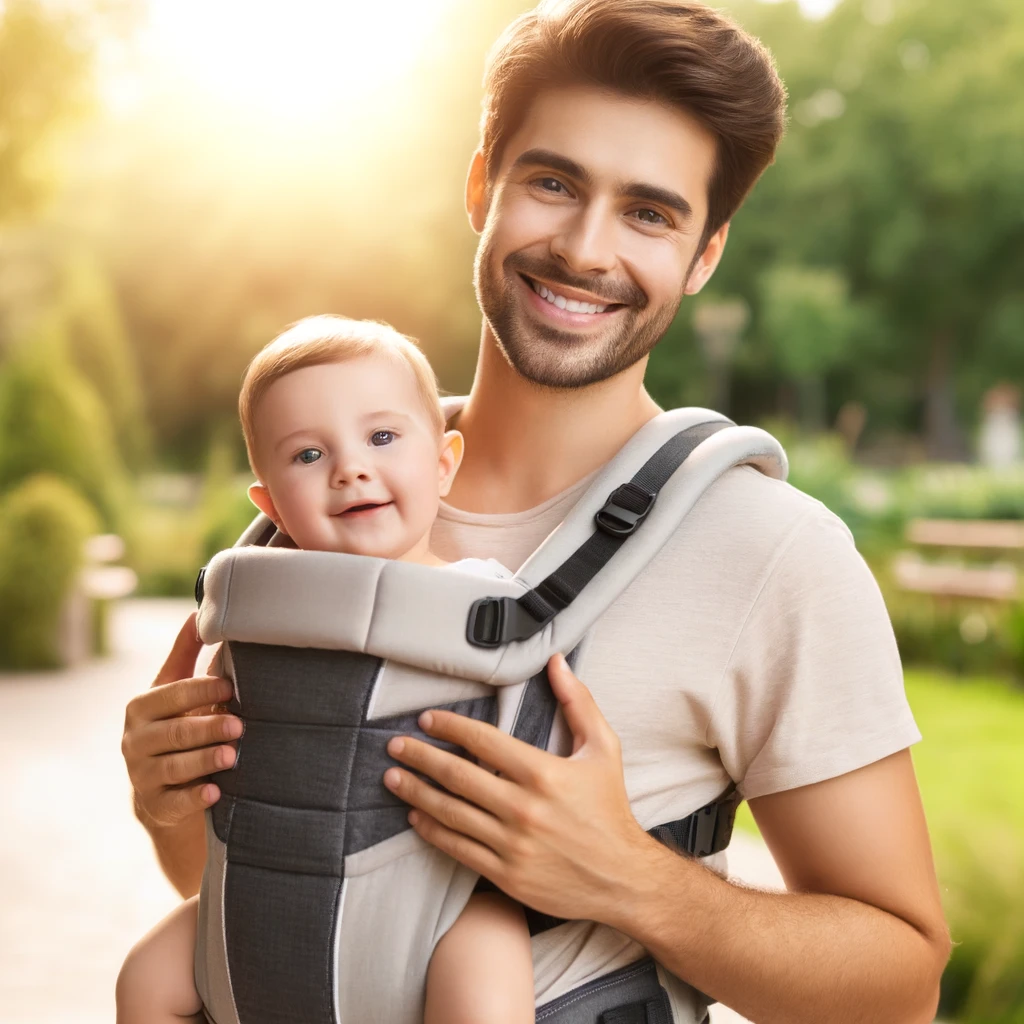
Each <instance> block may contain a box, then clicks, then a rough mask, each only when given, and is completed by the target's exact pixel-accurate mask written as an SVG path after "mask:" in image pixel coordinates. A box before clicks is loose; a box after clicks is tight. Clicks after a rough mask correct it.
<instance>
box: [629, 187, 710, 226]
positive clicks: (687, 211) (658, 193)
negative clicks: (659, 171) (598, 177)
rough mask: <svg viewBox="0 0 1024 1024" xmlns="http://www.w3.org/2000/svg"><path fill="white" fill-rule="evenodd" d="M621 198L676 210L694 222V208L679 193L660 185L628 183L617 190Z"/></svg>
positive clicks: (684, 217) (685, 218)
mask: <svg viewBox="0 0 1024 1024" xmlns="http://www.w3.org/2000/svg"><path fill="white" fill-rule="evenodd" d="M616 192H617V193H618V194H619V195H620V196H625V197H626V198H628V199H637V200H639V201H640V202H642V203H656V204H657V205H658V206H667V207H668V208H669V209H670V210H675V211H676V213H678V214H679V215H680V216H681V217H682V218H683V220H687V221H689V220H693V207H692V206H691V205H690V204H689V203H688V202H687V201H686V200H685V199H684V198H683V197H682V196H681V195H680V194H679V193H678V192H673V191H672V189H670V188H662V187H661V186H660V185H648V184H647V182H645V181H628V182H626V184H625V185H621V186H620V187H619V188H617V189H616Z"/></svg>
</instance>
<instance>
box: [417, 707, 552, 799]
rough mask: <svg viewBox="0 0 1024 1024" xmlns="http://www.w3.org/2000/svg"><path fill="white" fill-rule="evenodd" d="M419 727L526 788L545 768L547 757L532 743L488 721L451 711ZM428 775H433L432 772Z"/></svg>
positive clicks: (430, 715)
mask: <svg viewBox="0 0 1024 1024" xmlns="http://www.w3.org/2000/svg"><path fill="white" fill-rule="evenodd" d="M419 726H420V728H421V729H422V730H423V731H424V732H425V733H427V735H428V736H433V737H434V738H435V739H440V740H447V741H448V742H449V743H454V744H455V745H456V746H457V747H463V748H464V749H465V750H468V751H469V752H470V753H471V754H472V755H473V756H474V757H478V758H479V759H480V760H481V761H483V762H484V763H485V764H489V765H490V766H491V767H492V768H494V769H496V770H497V771H499V772H501V774H502V775H504V776H505V777H506V778H508V779H514V780H515V781H516V782H520V783H522V784H523V785H526V786H530V785H533V784H535V783H536V782H537V781H538V778H537V777H538V772H539V771H540V770H541V769H542V767H543V759H544V756H545V755H544V754H543V753H542V752H541V751H540V750H538V749H537V748H536V747H531V746H530V744H529V743H524V742H523V741H522V740H517V739H516V738H515V737H514V736H509V735H508V734H507V733H504V732H502V731H501V730H500V729H496V728H495V727H494V726H493V725H491V724H490V723H489V722H480V721H477V720H476V719H475V718H466V717H465V716H464V715H457V714H455V713H453V712H451V711H436V710H431V711H424V712H423V714H422V715H420V717H419ZM413 742H416V741H413ZM431 749H436V748H434V747H431ZM428 756H429V755H428ZM401 760H405V758H404V757H403V758H401ZM429 774H431V775H433V771H432V770H431V771H430V772H429Z"/></svg>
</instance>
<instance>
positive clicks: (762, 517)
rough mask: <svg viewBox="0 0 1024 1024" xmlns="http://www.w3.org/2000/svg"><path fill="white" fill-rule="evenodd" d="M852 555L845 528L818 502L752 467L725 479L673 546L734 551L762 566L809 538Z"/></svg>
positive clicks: (730, 473) (712, 489)
mask: <svg viewBox="0 0 1024 1024" xmlns="http://www.w3.org/2000/svg"><path fill="white" fill-rule="evenodd" d="M811 537H815V538H818V543H829V544H831V545H832V546H835V547H837V548H839V549H848V550H849V551H851V552H853V551H854V550H855V549H854V547H853V538H852V536H851V534H850V531H849V529H848V528H847V526H846V524H845V523H844V522H843V521H842V520H841V519H840V518H839V517H838V516H837V515H835V513H833V512H831V511H830V510H829V509H828V508H827V507H826V506H825V505H823V504H822V503H821V502H820V501H818V500H817V499H816V498H812V497H811V496H810V495H808V494H805V493H804V492H803V491H799V490H797V489H796V488H795V487H793V486H792V485H791V484H788V483H786V482H785V481H783V480H777V479H775V478H773V477H769V476H766V475H765V474H763V473H761V472H759V471H758V470H756V469H754V468H753V467H751V466H737V467H734V468H733V469H730V470H728V471H726V472H725V473H723V474H722V475H721V476H720V477H719V478H718V479H717V480H716V481H715V482H714V483H713V484H712V485H711V486H710V487H708V489H707V490H706V491H705V492H704V494H703V495H702V496H701V498H700V499H699V501H698V502H697V503H696V504H695V505H694V507H693V509H692V510H691V511H690V513H689V515H688V516H686V517H685V518H684V519H683V520H682V522H681V523H680V527H679V529H678V530H677V531H676V535H675V537H674V539H673V542H674V543H675V544H682V545H688V544H697V545H699V546H700V547H701V548H702V549H703V550H705V551H709V552H710V551H713V550H716V549H720V548H726V549H732V550H733V551H734V552H735V553H736V554H737V555H740V554H742V556H743V557H745V558H748V559H749V558H754V559H755V560H760V559H763V558H770V557H773V556H776V555H778V554H779V552H780V550H781V549H783V548H785V547H796V548H797V549H803V548H805V547H806V546H807V544H806V543H805V542H807V541H808V540H809V538H811Z"/></svg>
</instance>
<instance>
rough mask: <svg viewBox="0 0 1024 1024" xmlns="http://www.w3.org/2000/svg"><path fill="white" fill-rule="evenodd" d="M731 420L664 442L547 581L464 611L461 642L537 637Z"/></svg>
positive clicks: (489, 642)
mask: <svg viewBox="0 0 1024 1024" xmlns="http://www.w3.org/2000/svg"><path fill="white" fill-rule="evenodd" d="M734 425H735V424H733V423H732V422H731V421H730V420H725V419H717V420H709V421H707V422H705V423H697V424H694V425H693V426H692V427H688V428H687V429H686V430H681V431H680V432H679V433H678V434H675V435H674V436H673V437H671V438H669V440H668V441H666V442H665V443H664V444H663V445H662V446H661V447H660V448H659V449H658V450H657V451H656V452H655V453H654V454H653V455H652V456H651V457H650V458H649V459H648V460H647V461H646V462H645V463H644V464H643V465H642V466H641V467H640V469H638V470H637V471H636V473H634V474H633V477H632V479H630V480H628V481H626V483H624V484H620V485H619V486H618V487H616V488H615V490H614V491H612V493H611V494H610V495H609V496H608V499H607V501H605V503H604V505H603V506H602V507H601V508H600V509H599V510H598V512H597V513H596V514H595V516H594V522H595V524H596V526H597V529H596V530H595V532H594V533H593V534H591V536H590V537H589V538H588V539H587V540H586V541H584V542H583V544H581V545H580V547H578V548H577V549H576V550H575V551H574V552H573V553H572V554H571V555H570V556H569V557H568V558H567V559H566V560H565V561H564V562H562V564H561V565H560V566H559V567H558V568H557V569H555V571H554V572H552V573H551V574H550V575H549V576H548V577H547V578H546V579H544V580H543V581H542V582H541V583H539V584H538V585H537V586H536V587H534V588H533V589H532V590H528V591H527V592H526V593H525V594H523V595H522V596H521V597H517V598H512V597H484V598H481V599H480V600H478V601H474V602H473V605H472V607H471V608H470V611H469V621H468V623H467V626H466V639H467V640H468V641H469V642H470V643H471V644H473V645H474V646H476V647H500V646H502V645H503V644H507V643H509V642H511V641H513V640H526V639H528V638H529V637H531V636H533V635H534V634H535V633H539V632H540V631H541V630H542V629H543V628H544V627H545V626H546V625H547V624H548V623H549V622H550V621H551V620H552V619H553V618H554V617H555V616H556V615H557V614H558V613H559V612H560V611H562V610H563V609H564V608H567V607H568V606H569V604H570V603H571V602H572V601H573V600H574V599H575V598H576V597H578V596H579V593H580V591H582V590H583V588H584V587H585V586H586V585H587V584H588V583H589V582H590V581H591V580H592V579H593V578H594V577H595V576H596V575H597V574H598V572H599V571H600V570H601V569H602V568H603V567H604V566H605V565H606V564H607V563H608V561H609V559H610V558H611V557H612V555H614V554H615V552H616V551H618V550H619V548H620V547H622V544H623V543H624V541H625V540H626V538H627V537H630V536H631V535H632V534H633V533H635V532H636V530H637V528H638V527H639V526H640V524H641V523H642V522H643V521H644V520H645V519H646V518H647V515H648V513H649V512H650V511H651V508H652V507H653V506H654V502H655V500H656V499H657V497H658V492H659V491H660V490H661V488H662V487H664V485H665V483H666V482H667V481H668V479H669V478H670V477H671V476H672V474H673V473H674V472H675V471H676V470H677V469H678V468H679V467H680V466H681V465H682V464H683V463H684V462H685V461H686V460H687V458H688V457H689V456H690V454H691V453H692V452H693V451H694V449H695V448H696V447H697V446H698V445H699V444H700V443H701V442H702V441H705V440H706V439H707V438H709V437H711V435H712V434H717V433H718V431H720V430H723V429H724V428H725V427H728V426H734Z"/></svg>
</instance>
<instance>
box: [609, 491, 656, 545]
mask: <svg viewBox="0 0 1024 1024" xmlns="http://www.w3.org/2000/svg"><path fill="white" fill-rule="evenodd" d="M657 496H658V495H657V492H654V493H652V492H651V491H645V490H644V489H643V488H642V487H639V486H637V485H636V484H635V483H633V482H632V481H629V482H628V483H624V484H621V485H620V486H619V487H616V488H615V490H614V491H612V493H611V494H610V495H608V500H607V501H606V502H605V503H604V505H603V507H602V508H600V509H599V510H598V511H597V512H596V513H595V515H594V521H595V522H596V523H597V525H598V528H599V529H600V530H602V531H603V532H604V533H607V534H609V535H610V536H612V537H628V536H629V535H630V534H631V533H633V532H634V531H635V530H636V528H637V527H638V526H639V525H640V524H641V523H642V522H643V521H644V520H645V519H646V518H647V513H648V512H650V511H651V508H652V507H653V506H654V499H655V498H656V497H657Z"/></svg>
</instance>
